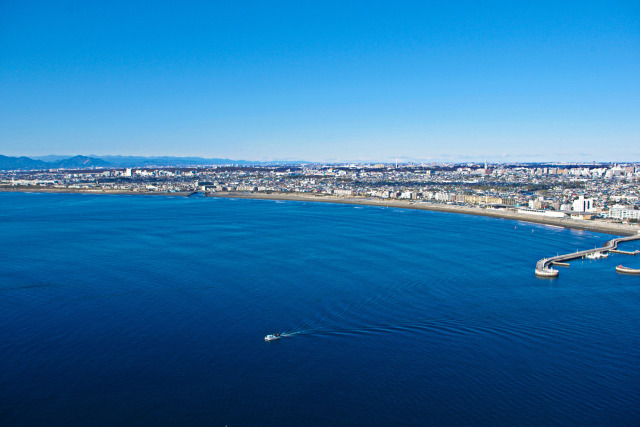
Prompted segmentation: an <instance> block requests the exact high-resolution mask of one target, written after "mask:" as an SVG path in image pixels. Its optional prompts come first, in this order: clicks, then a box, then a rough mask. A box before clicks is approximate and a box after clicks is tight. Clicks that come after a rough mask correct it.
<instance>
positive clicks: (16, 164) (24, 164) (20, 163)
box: [0, 155, 109, 170]
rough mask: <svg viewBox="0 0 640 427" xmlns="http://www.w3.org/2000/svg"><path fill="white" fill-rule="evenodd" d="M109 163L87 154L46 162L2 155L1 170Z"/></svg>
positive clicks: (88, 165) (91, 166) (103, 165)
mask: <svg viewBox="0 0 640 427" xmlns="http://www.w3.org/2000/svg"><path fill="white" fill-rule="evenodd" d="M108 166H109V163H107V162H105V161H104V160H102V159H98V158H95V157H87V156H74V157H69V158H63V159H60V160H56V161H50V162H46V161H43V160H40V159H31V158H29V157H7V156H2V155H0V170H19V169H59V168H65V169H73V168H93V167H108Z"/></svg>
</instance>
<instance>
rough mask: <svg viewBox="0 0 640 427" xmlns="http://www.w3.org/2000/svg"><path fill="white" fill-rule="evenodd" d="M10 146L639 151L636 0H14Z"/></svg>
mask: <svg viewBox="0 0 640 427" xmlns="http://www.w3.org/2000/svg"><path fill="white" fill-rule="evenodd" d="M0 154H4V155H27V156H37V155H46V154H85V155H88V154H99V155H100V154H123V155H175V156H204V157H223V158H232V159H248V160H284V159H298V160H313V161H353V160H379V161H389V160H393V159H395V158H396V157H398V158H400V159H418V160H440V161H442V160H445V161H446V160H479V161H482V160H484V159H489V160H498V161H500V160H501V161H515V160H518V161H541V160H567V161H571V160H586V161H598V160H606V161H608V160H614V161H625V160H626V161H640V1H638V0H631V1H615V0H609V1H602V2H593V1H588V0H584V1H575V2H574V1H558V0H555V1H548V2H547V1H416V2H405V1H372V0H369V1H347V0H343V1H339V2H333V1H328V0H323V1H314V2H305V1H300V0H297V1H275V0H274V1H259V2H253V1H224V2H223V1H211V0H210V1H202V2H199V1H185V2H175V1H172V2H168V1H162V0H157V1H153V2H151V1H150V2H136V1H132V0H130V1H117V0H112V1H108V2H94V1H55V0H48V1H42V2H38V1H30V0H1V1H0Z"/></svg>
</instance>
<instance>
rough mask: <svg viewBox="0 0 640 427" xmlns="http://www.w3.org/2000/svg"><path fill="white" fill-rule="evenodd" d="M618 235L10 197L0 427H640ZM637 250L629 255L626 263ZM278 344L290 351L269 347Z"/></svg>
mask: <svg viewBox="0 0 640 427" xmlns="http://www.w3.org/2000/svg"><path fill="white" fill-rule="evenodd" d="M608 238H610V236H606V235H602V234H596V233H589V232H583V231H571V230H564V229H560V228H554V227H546V226H542V225H534V224H528V223H524V222H515V221H508V220H497V219H490V218H482V217H472V216H462V215H457V214H447V213H437V212H426V211H414V210H401V209H393V208H377V207H359V206H352V205H335V204H321V203H315V204H314V203H304V202H276V201H254V200H232V199H212V198H206V199H205V198H180V197H144V196H92V195H81V194H20V193H0V242H1V243H2V244H1V245H0V424H2V425H33V426H41V425H47V426H50V425H65V426H70V425H178V424H189V425H213V426H225V425H228V426H242V425H275V426H294V425H295V426H297V425H355V424H361V425H487V426H496V425H505V426H506V425H563V426H564V425H629V426H631V425H639V424H640V278H638V277H632V276H621V275H618V274H616V273H615V271H614V267H615V266H616V265H617V264H621V263H623V264H624V265H628V266H630V267H636V268H640V257H635V258H634V257H630V256H624V255H612V256H610V257H609V258H608V259H605V260H599V261H574V262H572V264H571V267H570V268H568V269H564V268H561V274H560V277H559V279H557V280H544V279H537V278H536V277H535V276H534V274H533V270H534V266H535V262H536V261H537V260H538V259H539V258H542V257H544V256H550V255H555V254H557V253H564V252H571V251H575V250H576V249H586V248H591V247H594V246H596V245H602V244H603V243H604V242H605V241H606V240H607V239H608ZM638 248H640V245H639V244H637V243H627V244H622V245H621V249H628V250H634V249H638ZM276 331H281V332H285V331H286V332H288V333H290V334H291V336H289V337H287V338H283V339H281V340H280V341H276V342H271V343H267V342H265V341H264V336H265V335H266V334H268V333H272V332H276Z"/></svg>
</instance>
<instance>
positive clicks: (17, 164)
mask: <svg viewBox="0 0 640 427" xmlns="http://www.w3.org/2000/svg"><path fill="white" fill-rule="evenodd" d="M48 167H49V166H48V163H47V162H43V161H42V160H33V159H30V158H29V157H7V156H3V155H0V170H19V169H44V168H48Z"/></svg>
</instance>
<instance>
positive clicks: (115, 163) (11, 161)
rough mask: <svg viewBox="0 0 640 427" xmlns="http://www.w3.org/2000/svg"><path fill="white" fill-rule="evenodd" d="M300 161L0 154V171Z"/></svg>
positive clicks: (269, 163)
mask: <svg viewBox="0 0 640 427" xmlns="http://www.w3.org/2000/svg"><path fill="white" fill-rule="evenodd" d="M297 163H303V162H301V161H286V162H285V161H274V162H259V161H250V160H232V159H217V158H213V159H207V158H203V157H171V156H158V157H143V156H95V155H92V156H58V155H49V156H40V157H35V158H29V157H24V156H23V157H8V156H3V155H0V170H34V169H59V168H63V169H74V168H77V169H80V168H109V167H121V168H123V167H138V168H140V167H190V166H220V165H238V166H246V165H283V164H297Z"/></svg>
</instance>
